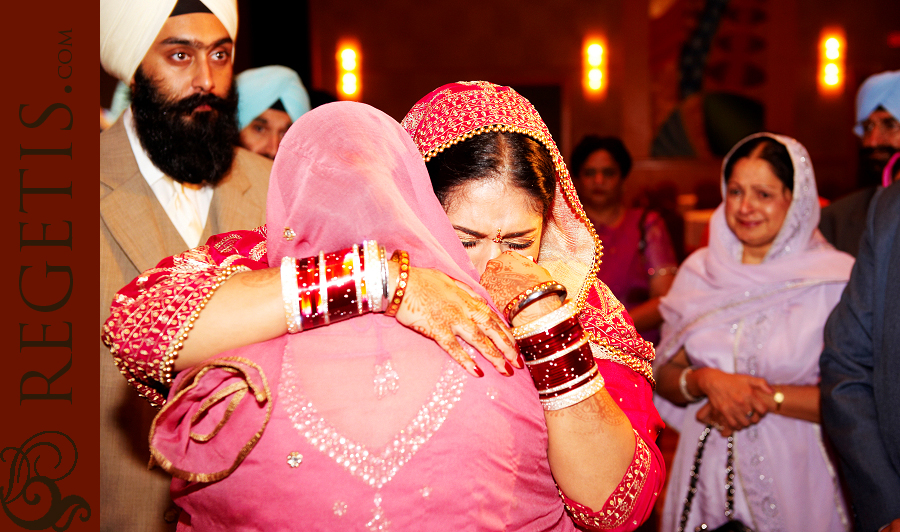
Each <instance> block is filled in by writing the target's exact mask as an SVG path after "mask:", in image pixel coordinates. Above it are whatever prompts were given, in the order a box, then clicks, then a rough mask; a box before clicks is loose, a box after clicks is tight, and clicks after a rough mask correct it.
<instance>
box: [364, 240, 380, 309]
mask: <svg viewBox="0 0 900 532" xmlns="http://www.w3.org/2000/svg"><path fill="white" fill-rule="evenodd" d="M363 257H364V258H365V263H366V267H365V271H364V272H363V279H365V284H366V300H367V301H368V310H369V312H378V311H380V310H381V305H382V294H383V293H384V287H383V286H382V282H383V276H382V275H381V260H380V257H379V251H378V242H376V241H374V240H364V241H363ZM360 314H362V311H360Z"/></svg>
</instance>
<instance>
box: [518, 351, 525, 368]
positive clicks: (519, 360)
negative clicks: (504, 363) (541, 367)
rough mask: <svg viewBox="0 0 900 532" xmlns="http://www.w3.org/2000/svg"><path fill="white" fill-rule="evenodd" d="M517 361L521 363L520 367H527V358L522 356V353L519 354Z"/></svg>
mask: <svg viewBox="0 0 900 532" xmlns="http://www.w3.org/2000/svg"><path fill="white" fill-rule="evenodd" d="M516 362H518V364H519V369H522V368H524V367H525V359H524V358H522V355H521V354H519V357H518V358H517V359H516Z"/></svg>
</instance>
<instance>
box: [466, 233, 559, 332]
mask: <svg viewBox="0 0 900 532" xmlns="http://www.w3.org/2000/svg"><path fill="white" fill-rule="evenodd" d="M552 280H553V278H552V277H551V276H550V272H548V271H547V270H545V269H544V268H543V267H542V266H539V265H537V264H536V263H535V262H534V261H532V260H531V259H529V258H528V257H524V256H522V255H519V254H518V253H516V252H514V251H504V252H503V253H501V254H500V256H499V257H497V258H495V259H491V260H490V261H489V262H488V263H487V268H486V269H485V270H484V273H483V274H481V286H483V287H484V288H485V289H486V290H487V291H488V293H489V294H490V295H491V299H493V300H494V303H495V304H496V305H497V308H498V309H500V311H501V312H502V311H503V309H505V308H506V305H507V304H509V302H510V301H512V300H513V298H514V297H516V296H517V295H519V294H521V293H522V292H524V291H525V290H527V289H529V288H531V287H532V286H535V285H538V284H541V283H544V282H547V281H552ZM559 307H560V302H559V299H558V298H556V297H544V298H541V299H539V300H537V301H535V302H534V303H532V304H531V305H528V307H526V308H525V309H524V310H522V312H520V313H519V314H518V315H516V317H515V319H514V320H513V321H514V323H513V325H521V324H524V323H528V322H529V321H533V320H535V319H537V318H539V317H541V316H543V315H544V314H547V313H548V312H551V311H553V310H555V309H557V308H559Z"/></svg>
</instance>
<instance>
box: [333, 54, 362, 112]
mask: <svg viewBox="0 0 900 532" xmlns="http://www.w3.org/2000/svg"><path fill="white" fill-rule="evenodd" d="M359 65H360V54H359V45H357V44H356V43H343V44H341V45H339V46H338V52H337V93H338V98H339V99H341V100H356V101H359V99H360V94H361V92H362V90H361V89H362V79H361V76H360V72H361V69H360V67H359Z"/></svg>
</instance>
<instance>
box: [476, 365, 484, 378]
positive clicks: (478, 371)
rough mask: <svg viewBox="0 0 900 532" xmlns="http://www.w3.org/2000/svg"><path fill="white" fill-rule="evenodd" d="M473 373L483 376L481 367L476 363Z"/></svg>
mask: <svg viewBox="0 0 900 532" xmlns="http://www.w3.org/2000/svg"><path fill="white" fill-rule="evenodd" d="M475 374H476V375H478V376H479V377H484V372H483V371H481V368H479V367H478V364H475Z"/></svg>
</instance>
